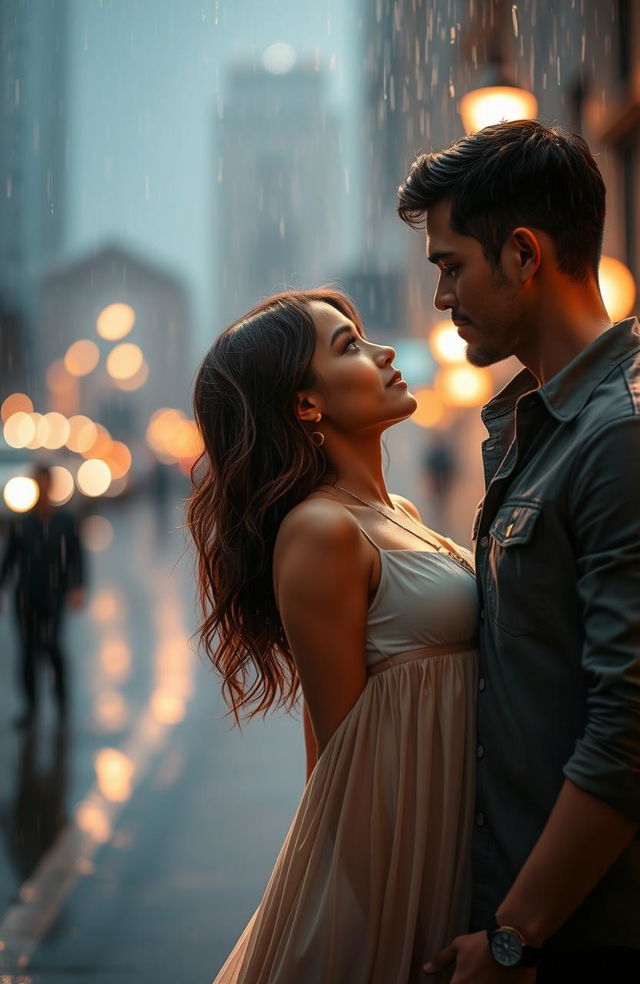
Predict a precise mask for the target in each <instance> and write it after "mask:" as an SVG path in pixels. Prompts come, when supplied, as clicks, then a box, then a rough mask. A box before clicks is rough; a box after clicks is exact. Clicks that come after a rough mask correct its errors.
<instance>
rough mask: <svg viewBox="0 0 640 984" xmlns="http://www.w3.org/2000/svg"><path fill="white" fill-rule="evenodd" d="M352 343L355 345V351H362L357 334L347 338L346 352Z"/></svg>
mask: <svg viewBox="0 0 640 984" xmlns="http://www.w3.org/2000/svg"><path fill="white" fill-rule="evenodd" d="M350 345H353V349H352V351H353V352H359V351H360V346H359V345H358V340H357V338H356V337H355V335H352V336H351V338H349V339H347V344H346V345H345V347H344V350H345V352H346V351H347V349H348V348H349V346H350Z"/></svg>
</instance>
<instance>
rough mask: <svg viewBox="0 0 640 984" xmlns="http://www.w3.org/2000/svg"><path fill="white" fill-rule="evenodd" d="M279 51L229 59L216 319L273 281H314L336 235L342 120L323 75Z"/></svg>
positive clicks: (327, 262)
mask: <svg viewBox="0 0 640 984" xmlns="http://www.w3.org/2000/svg"><path fill="white" fill-rule="evenodd" d="M273 47H274V48H278V47H280V48H282V49H284V48H285V46H284V45H282V46H273ZM268 50H271V49H268ZM277 54H278V53H277V51H276V52H275V56H274V57H273V58H271V59H266V64H267V65H268V66H269V67H263V66H259V67H256V66H252V65H237V66H236V67H234V68H233V69H232V71H231V72H230V75H229V85H228V95H227V96H226V98H225V100H224V104H223V105H222V104H221V105H220V106H219V110H218V115H219V124H218V163H217V180H218V190H219V193H218V243H219V249H218V254H219V298H220V317H221V326H222V325H225V324H227V323H228V322H230V321H232V320H234V319H235V318H237V317H239V316H240V315H241V314H242V313H243V312H244V311H246V310H247V309H249V308H250V307H252V306H253V305H254V304H255V303H257V302H258V301H259V300H260V299H261V298H263V297H264V296H266V295H268V294H271V293H272V292H274V291H277V290H282V289H284V288H285V287H290V286H298V287H310V286H315V285H317V284H319V283H320V282H321V281H322V280H323V279H324V278H325V277H326V276H327V271H328V270H329V269H330V268H331V262H332V259H333V257H334V256H335V253H336V250H337V248H338V245H339V241H338V237H339V229H340V223H341V201H340V195H341V187H342V185H341V182H340V167H339V128H338V123H337V121H336V119H334V118H333V117H332V116H331V115H330V114H329V113H328V112H327V109H326V104H325V96H324V77H323V74H322V72H321V71H320V70H317V69H316V67H315V66H313V65H310V64H303V63H301V64H295V65H293V64H292V65H291V67H288V62H287V61H286V60H285V58H286V57H292V53H290V55H289V56H287V53H286V52H284V53H283V54H281V58H280V60H278V57H277Z"/></svg>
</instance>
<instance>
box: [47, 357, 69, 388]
mask: <svg viewBox="0 0 640 984" xmlns="http://www.w3.org/2000/svg"><path fill="white" fill-rule="evenodd" d="M46 380H47V386H48V387H49V389H50V390H51V392H52V393H58V394H62V393H69V392H70V391H71V390H72V389H73V388H74V387H75V386H76V376H72V375H71V373H69V372H68V371H67V368H66V366H65V364H64V360H63V359H56V361H55V362H52V363H51V365H50V366H49V368H48V369H47V372H46Z"/></svg>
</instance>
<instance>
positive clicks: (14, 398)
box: [0, 393, 33, 423]
mask: <svg viewBox="0 0 640 984" xmlns="http://www.w3.org/2000/svg"><path fill="white" fill-rule="evenodd" d="M32 410H33V403H32V402H31V400H30V399H29V397H28V396H27V394H26V393H11V394H10V396H8V397H7V398H6V399H5V400H3V401H2V409H0V417H1V418H2V421H3V423H6V422H7V420H8V419H9V417H10V416H11V415H12V414H14V413H18V411H22V413H31V412H32Z"/></svg>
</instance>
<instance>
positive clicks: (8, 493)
mask: <svg viewBox="0 0 640 984" xmlns="http://www.w3.org/2000/svg"><path fill="white" fill-rule="evenodd" d="M2 495H3V498H4V501H5V503H6V505H7V507H8V508H9V509H10V510H11V511H12V512H18V513H22V512H27V511H28V510H29V509H32V508H33V507H34V506H35V504H36V502H37V501H38V499H39V498H40V489H39V488H38V483H37V482H35V481H34V480H33V479H32V478H27V476H26V475H16V476H15V477H14V478H10V479H9V481H8V482H7V483H6V485H5V487H4V489H3V491H2Z"/></svg>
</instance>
